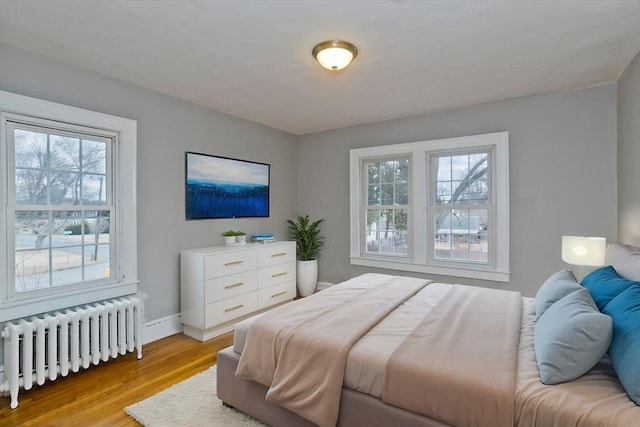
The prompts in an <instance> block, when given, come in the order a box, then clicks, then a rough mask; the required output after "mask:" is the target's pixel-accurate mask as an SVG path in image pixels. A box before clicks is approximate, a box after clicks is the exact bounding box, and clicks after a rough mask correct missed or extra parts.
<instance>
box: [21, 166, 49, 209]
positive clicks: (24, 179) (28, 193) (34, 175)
mask: <svg viewBox="0 0 640 427" xmlns="http://www.w3.org/2000/svg"><path fill="white" fill-rule="evenodd" d="M15 179H16V187H15V192H16V193H15V199H16V203H17V204H19V205H46V204H47V183H48V178H47V175H46V173H44V171H42V170H40V169H21V168H16V172H15Z"/></svg>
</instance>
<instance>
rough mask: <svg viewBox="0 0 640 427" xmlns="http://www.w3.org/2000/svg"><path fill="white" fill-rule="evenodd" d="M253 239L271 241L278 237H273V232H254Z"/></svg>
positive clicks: (255, 241)
mask: <svg viewBox="0 0 640 427" xmlns="http://www.w3.org/2000/svg"><path fill="white" fill-rule="evenodd" d="M251 241H252V242H253V243H271V242H275V241H276V239H275V238H274V237H273V234H254V235H253V236H251Z"/></svg>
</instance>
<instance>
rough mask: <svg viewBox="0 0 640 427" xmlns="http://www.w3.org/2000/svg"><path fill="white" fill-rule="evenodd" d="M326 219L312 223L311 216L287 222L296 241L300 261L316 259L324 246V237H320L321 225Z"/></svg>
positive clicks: (299, 216) (298, 217)
mask: <svg viewBox="0 0 640 427" xmlns="http://www.w3.org/2000/svg"><path fill="white" fill-rule="evenodd" d="M323 221H324V218H320V219H319V220H317V221H314V222H311V220H310V219H309V215H305V216H302V215H298V216H297V217H296V219H295V221H294V220H290V219H288V220H287V224H289V230H291V237H292V238H293V239H294V240H295V241H296V253H297V254H298V259H299V260H300V261H310V260H313V259H316V256H317V255H318V253H319V252H320V249H321V248H322V247H323V246H324V237H323V236H321V235H320V224H321V223H322V222H323Z"/></svg>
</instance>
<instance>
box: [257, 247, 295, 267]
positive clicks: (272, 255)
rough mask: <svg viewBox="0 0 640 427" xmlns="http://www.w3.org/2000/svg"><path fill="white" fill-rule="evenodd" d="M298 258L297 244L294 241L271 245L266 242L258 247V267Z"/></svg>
mask: <svg viewBox="0 0 640 427" xmlns="http://www.w3.org/2000/svg"><path fill="white" fill-rule="evenodd" d="M295 260H296V244H295V243H294V242H291V243H286V244H279V245H277V246H270V244H268V243H267V244H265V245H264V246H263V247H261V248H258V268H262V267H269V266H272V265H278V264H286V263H288V262H293V261H295Z"/></svg>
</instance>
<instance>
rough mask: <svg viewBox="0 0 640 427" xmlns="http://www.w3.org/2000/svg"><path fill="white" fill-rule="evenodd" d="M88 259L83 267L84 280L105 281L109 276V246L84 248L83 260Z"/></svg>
mask: <svg viewBox="0 0 640 427" xmlns="http://www.w3.org/2000/svg"><path fill="white" fill-rule="evenodd" d="M87 258H88V259H89V261H88V263H87V266H86V267H85V276H84V279H85V280H99V279H107V278H109V277H110V276H111V270H110V269H109V245H108V244H105V245H90V246H85V259H87Z"/></svg>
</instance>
